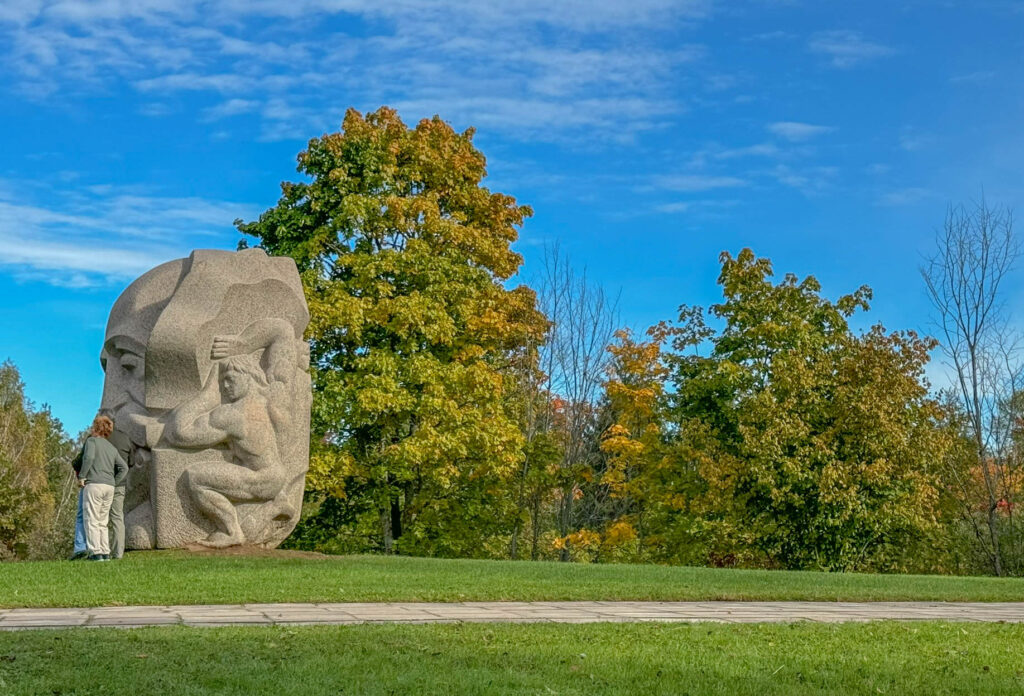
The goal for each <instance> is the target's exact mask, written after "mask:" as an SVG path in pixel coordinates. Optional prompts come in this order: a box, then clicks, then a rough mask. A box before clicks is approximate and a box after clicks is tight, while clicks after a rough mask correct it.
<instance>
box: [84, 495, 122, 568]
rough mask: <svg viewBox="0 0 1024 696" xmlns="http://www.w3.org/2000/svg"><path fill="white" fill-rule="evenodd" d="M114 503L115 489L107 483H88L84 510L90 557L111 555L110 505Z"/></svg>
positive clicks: (86, 539) (86, 540) (86, 538)
mask: <svg viewBox="0 0 1024 696" xmlns="http://www.w3.org/2000/svg"><path fill="white" fill-rule="evenodd" d="M113 502H114V487H113V486H110V485H107V484H106V483H88V484H86V486H85V489H84V490H83V495H82V508H83V512H84V513H85V545H86V547H88V549H89V555H90V556H95V555H97V554H103V555H109V554H110V539H109V538H108V537H107V523H108V522H109V518H110V505H111V503H113Z"/></svg>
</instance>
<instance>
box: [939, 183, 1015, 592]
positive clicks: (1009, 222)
mask: <svg viewBox="0 0 1024 696" xmlns="http://www.w3.org/2000/svg"><path fill="white" fill-rule="evenodd" d="M935 244H936V251H935V254H934V255H933V256H932V257H931V258H929V259H928V261H927V263H926V264H925V265H924V266H923V267H922V268H921V274H922V276H923V277H924V281H925V286H926V288H927V290H928V296H929V298H930V299H931V301H932V304H933V306H934V307H935V314H936V317H935V318H936V323H937V324H938V326H939V333H940V335H941V337H942V344H941V345H942V350H943V353H944V354H945V356H946V358H947V360H948V362H949V364H950V366H951V367H952V368H953V380H952V382H953V386H952V393H953V394H955V399H956V401H957V405H958V407H959V408H960V409H961V410H962V412H963V413H964V414H965V416H966V425H967V431H968V433H969V436H970V438H971V440H972V442H973V444H974V450H975V456H976V464H975V467H973V468H974V470H975V471H976V472H978V473H979V474H980V476H979V478H980V479H981V483H982V485H981V486H975V485H972V481H971V477H958V481H959V483H958V487H959V489H960V492H961V501H962V504H963V507H962V509H963V513H964V518H965V519H966V520H967V521H968V523H969V524H970V525H971V526H972V528H973V530H974V532H975V539H976V540H977V542H978V544H979V546H980V548H981V549H982V551H983V553H984V554H985V556H986V557H987V558H988V561H989V563H990V565H991V567H992V570H993V572H995V574H996V575H1003V574H1004V573H1005V572H1006V568H1005V566H1006V562H1005V561H1006V558H1005V556H1006V551H1007V550H1006V549H1004V540H1003V539H1002V538H1001V537H1002V535H1003V534H1002V533H1003V529H1004V527H1005V528H1006V531H1007V532H1009V533H1010V534H1011V535H1012V536H1014V537H1017V536H1019V535H1020V533H1019V531H1017V530H1015V529H1014V526H1015V525H1014V518H1013V517H1012V516H1011V515H1008V514H1007V512H1008V511H1009V510H1011V509H1012V507H1013V503H1014V501H1015V497H1016V487H1015V485H1014V481H1015V479H1016V478H1017V474H1016V471H1017V469H1018V465H1017V462H1018V459H1019V458H1018V457H1017V456H1015V451H1016V448H1015V446H1014V441H1015V437H1016V431H1017V427H1018V414H1019V410H1018V409H1016V408H1014V406H1015V403H1016V402H1018V401H1019V399H1018V398H1017V395H1018V394H1019V393H1020V392H1021V390H1022V388H1024V382H1022V379H1024V372H1022V368H1024V365H1022V363H1021V360H1020V350H1019V348H1020V346H1019V337H1018V336H1016V335H1014V333H1013V332H1012V331H1011V330H1010V328H1009V327H1008V322H1007V320H1008V315H1007V312H1006V306H1005V303H1004V294H1003V293H1004V291H1005V284H1006V281H1007V277H1008V276H1009V274H1010V272H1011V271H1012V270H1013V268H1014V267H1015V265H1016V262H1017V260H1018V259H1019V258H1020V253H1021V249H1020V245H1019V243H1018V241H1017V238H1016V236H1015V235H1014V231H1013V214H1012V212H1011V211H1009V210H1008V209H1001V208H998V207H995V208H994V207H989V206H988V204H987V203H986V202H985V200H984V199H982V200H981V202H979V203H977V204H975V205H974V206H973V207H971V208H967V207H965V206H962V205H961V206H956V207H950V208H949V209H948V210H947V211H946V218H945V222H944V223H943V226H942V229H941V230H940V231H939V232H938V233H937V234H936V239H935ZM978 493H980V499H979V497H978ZM979 504H980V505H979ZM979 507H980V508H981V509H980V512H981V514H980V515H979V514H978V512H979V509H978V508H979ZM1016 570H1017V571H1018V572H1019V571H1020V570H1021V569H1020V568H1017V569H1016Z"/></svg>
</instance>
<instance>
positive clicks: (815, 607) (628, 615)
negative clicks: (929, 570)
mask: <svg viewBox="0 0 1024 696" xmlns="http://www.w3.org/2000/svg"><path fill="white" fill-rule="evenodd" d="M892 620H896V621H993V622H994V621H998V622H1009V623H1021V622H1024V603H1021V602H998V603H997V602H993V603H981V602H452V603H443V602H381V603H367V602H347V603H322V604H214V605H194V606H157V607H95V608H88V609H85V608H79V609H0V631H2V630H15V629H25V628H70V627H73V626H120V627H123V628H128V627H133V626H153V625H160V624H174V623H178V624H185V625H186V626H224V625H229V624H253V625H288V624H359V623H452V622H463V623H465V622H480V621H489V622H495V623H533V622H542V623H549V622H550V623H598V622H612V623H626V622H638V621H662V622H699V621H714V622H720V623H785V622H793V621H817V622H825V623H838V622H844V621H892Z"/></svg>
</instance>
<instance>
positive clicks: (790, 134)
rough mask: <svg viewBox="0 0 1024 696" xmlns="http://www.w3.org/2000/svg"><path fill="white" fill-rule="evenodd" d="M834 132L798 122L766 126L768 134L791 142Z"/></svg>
mask: <svg viewBox="0 0 1024 696" xmlns="http://www.w3.org/2000/svg"><path fill="white" fill-rule="evenodd" d="M833 130H835V129H834V128H831V127H830V126H816V125H814V124H813V123H800V122H798V121H778V122H776V123H770V124H768V132H769V133H771V134H772V135H776V136H778V137H780V138H785V139H786V140H789V141H791V142H801V141H804V140H810V139H811V138H814V137H815V136H818V135H822V134H824V133H829V132H831V131H833Z"/></svg>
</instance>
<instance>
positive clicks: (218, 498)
mask: <svg viewBox="0 0 1024 696" xmlns="http://www.w3.org/2000/svg"><path fill="white" fill-rule="evenodd" d="M193 495H194V497H195V499H196V504H197V505H198V506H199V509H200V510H202V511H203V513H204V514H206V515H207V516H208V517H210V518H211V519H212V520H214V521H215V522H217V523H218V524H219V525H220V526H221V527H222V528H223V530H224V531H222V532H221V531H217V532H214V533H213V534H211V535H210V536H209V537H207V538H206V539H205V540H203V541H200V542H198V543H199V544H201V545H203V546H210V547H213V548H218V549H220V548H224V547H226V546H237V545H239V544H243V543H245V535H244V534H242V527H241V525H239V524H238V511H237V510H235V506H234V504H232V502H231V501H230V500H228V499H227V498H225V497H224V496H223V495H221V494H220V493H218V492H217V491H215V490H212V489H210V488H206V487H202V486H197V487H196V488H195V489H194V491H193Z"/></svg>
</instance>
